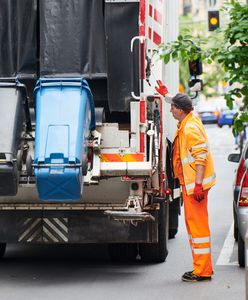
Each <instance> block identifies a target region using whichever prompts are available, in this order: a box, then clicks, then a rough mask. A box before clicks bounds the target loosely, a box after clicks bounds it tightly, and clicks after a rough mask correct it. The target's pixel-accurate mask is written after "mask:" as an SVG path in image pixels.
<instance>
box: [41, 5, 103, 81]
mask: <svg viewBox="0 0 248 300" xmlns="http://www.w3.org/2000/svg"><path fill="white" fill-rule="evenodd" d="M40 75H41V76H44V75H52V76H61V75H67V76H77V75H84V77H85V78H91V77H106V54H105V34H104V18H103V1H101V0H100V1H99V0H73V1H68V0H42V1H40Z"/></svg>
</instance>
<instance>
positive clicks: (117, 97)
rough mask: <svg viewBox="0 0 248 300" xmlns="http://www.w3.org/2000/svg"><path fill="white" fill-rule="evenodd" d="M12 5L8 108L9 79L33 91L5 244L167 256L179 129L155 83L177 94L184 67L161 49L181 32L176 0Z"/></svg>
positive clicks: (19, 144)
mask: <svg viewBox="0 0 248 300" xmlns="http://www.w3.org/2000/svg"><path fill="white" fill-rule="evenodd" d="M7 2H8V1H7V0H6V1H3V2H2V3H1V5H3V7H4V9H3V10H2V9H0V15H1V16H2V18H1V19H2V20H3V23H4V24H3V25H4V27H5V28H8V30H9V31H10V32H11V33H12V38H13V39H14V40H13V41H10V40H6V42H4V43H3V44H2V45H1V46H0V62H2V65H1V64H0V75H1V77H2V78H0V102H1V95H2V88H1V82H6V81H7V82H8V80H9V81H10V82H12V85H13V82H14V87H12V88H14V89H15V90H16V91H18V86H19V85H20V84H21V85H23V86H24V87H25V92H26V94H25V95H24V96H23V98H22V103H23V111H24V117H23V119H22V120H23V121H22V124H23V125H22V126H20V128H21V129H22V130H21V138H20V139H18V138H16V137H14V138H13V139H14V141H15V143H16V145H15V147H14V148H15V149H14V150H15V151H13V153H14V155H13V158H12V163H13V164H16V166H17V169H16V170H15V172H14V175H15V176H16V178H17V179H16V190H15V192H14V193H12V195H10V194H8V193H7V192H4V193H2V194H1V193H0V224H1V226H0V228H2V229H0V243H6V242H34V243H53V242H54V243H109V244H110V248H111V249H112V250H111V251H110V253H112V255H113V254H114V255H113V257H116V251H113V249H115V248H113V247H114V246H113V245H112V244H118V245H119V246H120V247H122V249H124V248H123V247H124V246H123V244H125V243H126V244H127V246H128V245H129V244H132V245H133V246H130V247H131V248H130V247H129V246H128V247H126V248H125V251H124V252H125V253H126V255H127V256H128V255H129V256H128V257H129V258H131V256H132V255H134V254H135V253H136V254H137V249H138V248H139V249H140V255H141V257H142V259H143V260H144V261H157V262H161V261H164V260H165V258H166V256H167V252H168V251H167V239H168V230H169V212H170V203H171V201H172V200H173V199H172V196H171V195H169V193H167V192H168V190H167V188H168V187H171V186H169V185H168V183H169V181H168V178H169V177H168V176H169V175H170V178H171V174H167V173H168V172H170V173H171V169H170V168H168V167H167V165H168V159H169V160H170V158H171V153H169V152H168V151H169V150H168V144H167V143H168V142H167V141H168V140H167V139H169V140H172V136H173V135H172V131H173V130H174V128H175V127H174V124H175V122H173V121H172V119H171V117H170V116H169V107H168V105H166V104H165V102H164V101H163V99H162V98H161V96H160V95H159V94H157V93H156V90H155V87H156V85H157V82H158V80H163V81H164V82H165V83H167V82H168V85H169V89H170V92H171V93H175V92H176V91H177V87H178V66H177V65H176V64H171V65H169V66H168V67H165V66H164V65H163V63H162V61H161V60H160V59H159V47H158V46H159V44H160V43H163V42H164V41H170V40H172V39H173V38H175V37H176V35H177V30H178V26H177V8H178V7H177V6H178V3H177V1H169V0H158V1H151V0H140V1H136V0H135V1H111V0H105V1H104V0H101V1H100V0H92V1H88V0H82V1H77V0H70V1H59V0H55V1H54V0H44V1H37V0H32V1H31V3H30V4H31V5H30V7H27V2H28V1H25V3H24V4H25V8H26V10H23V8H21V7H20V6H19V4H17V3H16V2H15V1H10V5H9V6H7ZM172 2H173V3H172ZM14 12H18V14H17V18H16V19H15V21H13V22H11V21H10V20H9V19H8V18H6V16H9V15H12V14H13V13H14ZM172 15H174V19H173V18H172V17H171V16H172ZM21 19H22V20H24V19H25V22H23V24H22V26H20V27H18V26H17V25H18V24H19V22H20V20H21ZM30 27H31V28H30ZM25 29H27V32H26V36H25ZM16 31H17V32H18V33H17V34H16ZM4 32H5V31H4V30H3V27H2V28H1V29H0V37H3V36H4V34H5V33H4ZM18 37H19V38H18ZM12 43H14V44H15V47H16V48H15V47H13V49H12V51H6V48H10V47H11V46H12ZM20 49H25V51H27V52H25V51H21V50H20ZM9 77H12V79H8V78H9ZM37 80H39V81H38V82H37V85H36V88H35V84H36V81H37ZM33 90H34V93H33ZM91 95H92V96H91ZM92 99H93V100H92ZM11 113H12V112H11ZM0 125H1V124H0ZM3 128H4V127H3ZM2 132H4V129H3V130H2ZM0 134H2V133H1V130H0ZM0 137H1V136H0ZM2 149H3V148H2ZM2 149H0V154H1V152H2ZM17 153H18V155H17ZM168 153H169V154H168ZM0 158H1V157H0ZM2 163H3V161H0V166H1V165H2ZM70 178H73V180H72V181H70V180H71V179H70ZM8 183H10V181H8V182H6V183H5V182H4V181H3V182H2V183H1V184H2V185H3V186H4V185H8ZM1 184H0V186H1ZM0 191H1V190H0ZM44 200H45V202H44ZM176 201H178V198H177V199H176ZM173 207H174V208H173V209H174V210H176V209H178V213H179V212H180V211H179V210H180V207H179V208H178V206H177V205H173ZM175 207H176V209H175ZM174 215H175V214H174ZM177 217H178V214H176V218H177ZM174 224H176V222H174ZM176 230H177V228H176ZM116 249H117V248H116ZM130 249H131V252H130ZM119 250H120V248H118V251H119ZM124 252H123V253H124ZM123 253H121V252H120V255H119V257H120V256H121V255H123ZM131 254H132V255H131ZM134 256H135V255H134Z"/></svg>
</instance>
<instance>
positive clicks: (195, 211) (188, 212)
mask: <svg viewBox="0 0 248 300" xmlns="http://www.w3.org/2000/svg"><path fill="white" fill-rule="evenodd" d="M208 191H209V190H206V191H204V199H203V200H202V201H201V202H198V201H196V200H195V199H194V196H193V195H189V196H188V195H187V194H186V190H185V187H184V186H182V194H183V204H184V213H185V223H186V228H187V231H188V234H189V243H190V246H191V250H192V256H193V268H194V271H193V273H194V274H195V275H199V276H211V275H212V274H213V267H212V258H211V244H210V230H209V225H208V207H207V205H208Z"/></svg>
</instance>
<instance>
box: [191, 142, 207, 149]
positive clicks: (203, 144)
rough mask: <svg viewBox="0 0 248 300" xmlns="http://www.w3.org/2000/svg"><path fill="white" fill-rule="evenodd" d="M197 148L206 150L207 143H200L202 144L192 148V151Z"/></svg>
mask: <svg viewBox="0 0 248 300" xmlns="http://www.w3.org/2000/svg"><path fill="white" fill-rule="evenodd" d="M197 148H208V144H207V143H202V144H198V145H195V146H192V149H197Z"/></svg>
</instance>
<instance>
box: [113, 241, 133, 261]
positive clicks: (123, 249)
mask: <svg viewBox="0 0 248 300" xmlns="http://www.w3.org/2000/svg"><path fill="white" fill-rule="evenodd" d="M108 253H109V257H110V259H111V260H112V261H113V262H134V261H135V260H136V257H137V255H138V247H137V244H131V243H127V244H109V245H108Z"/></svg>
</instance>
